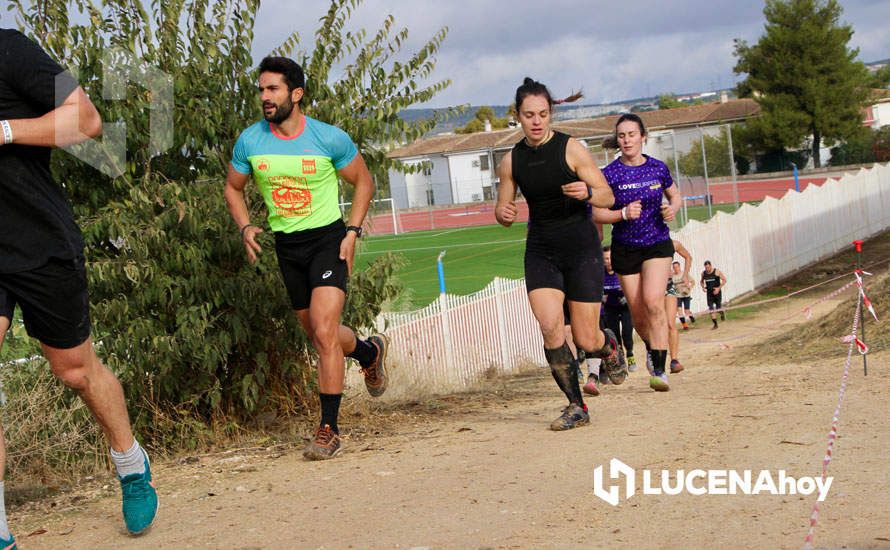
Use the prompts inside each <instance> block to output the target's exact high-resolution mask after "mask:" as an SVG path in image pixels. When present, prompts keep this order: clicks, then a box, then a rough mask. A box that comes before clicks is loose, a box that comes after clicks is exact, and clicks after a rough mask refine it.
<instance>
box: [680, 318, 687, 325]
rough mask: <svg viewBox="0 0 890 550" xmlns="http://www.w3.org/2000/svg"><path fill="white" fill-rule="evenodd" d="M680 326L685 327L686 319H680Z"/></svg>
mask: <svg viewBox="0 0 890 550" xmlns="http://www.w3.org/2000/svg"><path fill="white" fill-rule="evenodd" d="M680 324H681V325H685V324H686V317H680Z"/></svg>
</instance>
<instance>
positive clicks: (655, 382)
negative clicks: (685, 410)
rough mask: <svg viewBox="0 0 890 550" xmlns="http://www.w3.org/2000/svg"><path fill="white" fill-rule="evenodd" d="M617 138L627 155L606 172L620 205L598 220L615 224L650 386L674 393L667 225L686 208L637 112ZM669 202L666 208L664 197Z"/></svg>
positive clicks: (615, 248)
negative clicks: (647, 150)
mask: <svg viewBox="0 0 890 550" xmlns="http://www.w3.org/2000/svg"><path fill="white" fill-rule="evenodd" d="M614 139H615V141H616V142H617V144H618V146H619V148H620V149H621V156H620V157H619V158H617V159H616V160H614V161H613V162H612V163H611V164H609V165H608V166H606V168H605V169H603V175H604V176H605V177H606V181H608V182H609V186H610V187H611V188H612V193H613V194H614V195H615V204H613V205H612V207H611V208H610V209H604V208H597V209H596V210H595V214H594V216H595V220H596V221H597V222H598V223H611V224H613V227H612V268H613V269H614V270H615V272H616V273H618V277H619V279H620V280H621V287H622V288H623V289H624V295H625V296H626V297H627V302H628V305H629V306H630V311H631V316H632V317H633V322H634V327H635V328H636V329H637V332H639V333H640V336H641V337H642V338H643V342H645V344H646V349H647V352H648V354H649V360H650V363H651V365H652V372H651V373H650V374H651V376H650V378H649V387H651V388H652V389H654V390H656V391H668V390H669V389H670V386H669V385H668V377H667V373H666V372H665V370H664V367H665V362H666V360H667V348H668V330H667V320H666V316H665V311H664V287H665V280H666V279H667V277H668V275H669V273H670V267H671V260H672V259H673V257H674V245H673V243H672V242H671V234H670V229H669V228H668V226H667V223H665V222H669V221H671V220H673V219H674V216H675V215H676V213H677V211H678V210H679V209H680V205H681V200H682V198H681V196H680V192H679V191H677V187H676V186H675V185H674V184H673V183H674V182H673V179H672V178H671V173H670V171H669V170H668V168H667V166H666V165H665V164H664V163H663V162H661V161H660V160H658V159H654V158H652V157H650V156H649V155H644V154H643V143H644V142H645V139H646V127H645V126H644V125H643V121H642V120H641V119H640V117H638V116H637V115H634V114H625V115H621V116H620V117H619V118H618V122H617V124H616V125H615V135H614ZM665 197H666V198H667V200H668V203H667V204H662V201H663V199H664V198H665Z"/></svg>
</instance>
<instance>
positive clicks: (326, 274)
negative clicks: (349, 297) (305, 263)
mask: <svg viewBox="0 0 890 550" xmlns="http://www.w3.org/2000/svg"><path fill="white" fill-rule="evenodd" d="M333 273H334V272H333V271H331V270H330V269H329V270H327V271H325V272H324V274H323V275H322V276H321V278H322V279H327V278H328V277H330V276H331V275H332V274H333Z"/></svg>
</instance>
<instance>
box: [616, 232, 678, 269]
mask: <svg viewBox="0 0 890 550" xmlns="http://www.w3.org/2000/svg"><path fill="white" fill-rule="evenodd" d="M673 257H674V241H672V240H670V239H667V240H664V241H661V242H658V243H655V244H653V245H651V246H626V245H623V244H621V243H616V242H613V243H612V269H613V270H615V273H617V274H619V275H636V274H637V273H639V272H640V271H642V270H643V262H645V261H646V260H651V259H653V258H673Z"/></svg>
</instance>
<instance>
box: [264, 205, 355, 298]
mask: <svg viewBox="0 0 890 550" xmlns="http://www.w3.org/2000/svg"><path fill="white" fill-rule="evenodd" d="M345 236H346V225H344V224H343V221H342V220H337V221H335V222H334V223H332V224H330V225H326V226H324V227H318V228H315V229H307V230H306V231H295V232H293V233H275V254H276V255H277V256H278V267H279V269H281V275H282V277H283V278H284V286H285V287H286V288H287V294H288V296H290V301H291V306H293V308H294V309H296V310H300V309H306V308H308V307H309V301H310V299H311V297H312V289H314V288H317V287H320V286H333V287H337V288H339V289H340V290H342V291H343V292H344V293H345V292H346V290H347V283H348V279H349V269H348V267H347V265H346V260H341V259H340V243H341V242H343V237H345Z"/></svg>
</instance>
